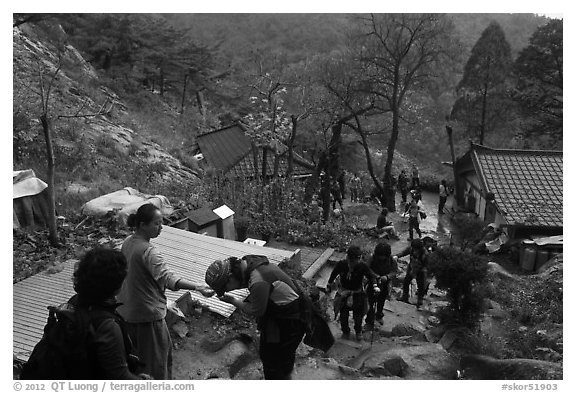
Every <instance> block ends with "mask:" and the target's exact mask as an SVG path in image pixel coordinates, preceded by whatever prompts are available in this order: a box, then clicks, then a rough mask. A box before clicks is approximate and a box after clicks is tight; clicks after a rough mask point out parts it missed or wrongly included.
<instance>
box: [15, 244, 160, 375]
mask: <svg viewBox="0 0 576 393" xmlns="http://www.w3.org/2000/svg"><path fill="white" fill-rule="evenodd" d="M126 269H127V263H126V258H125V257H124V255H123V254H122V253H121V252H119V251H115V250H111V249H104V248H96V249H92V250H90V251H88V252H87V253H86V254H85V255H84V257H83V258H82V259H81V260H80V262H79V263H78V264H77V266H76V270H75V271H74V290H75V291H76V295H74V296H73V297H72V298H70V300H69V301H68V302H67V303H64V304H63V305H61V306H59V307H57V308H55V307H54V308H50V317H49V322H48V324H47V325H46V327H45V328H44V336H43V338H42V340H41V341H40V343H38V344H37V345H36V347H35V348H34V351H33V352H32V354H31V355H30V359H29V360H28V362H27V363H26V364H25V365H24V367H23V369H22V373H21V375H20V378H21V379H50V380H51V379H94V380H101V379H118V380H120V379H150V376H148V375H146V374H142V373H139V371H137V368H138V366H139V365H140V362H139V361H138V359H137V358H136V357H135V356H134V355H133V354H132V344H131V342H130V338H129V337H128V335H127V333H126V329H125V325H124V324H125V322H124V320H123V319H122V317H121V316H120V315H118V313H116V307H117V306H118V303H117V302H116V298H115V296H116V294H117V293H118V291H119V290H120V287H121V285H122V282H123V281H124V278H125V277H126V273H127V271H126Z"/></svg>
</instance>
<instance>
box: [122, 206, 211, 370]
mask: <svg viewBox="0 0 576 393" xmlns="http://www.w3.org/2000/svg"><path fill="white" fill-rule="evenodd" d="M127 223H128V226H129V227H131V228H135V231H134V233H133V234H132V235H130V236H128V237H127V238H126V240H124V243H123V244H122V253H123V254H124V255H125V256H126V259H127V261H128V275H127V276H126V280H125V281H124V284H123V285H122V290H121V291H120V294H119V295H118V300H119V301H120V303H122V305H121V306H120V307H118V312H119V313H120V315H122V316H123V317H124V319H125V320H126V322H127V327H128V332H129V334H130V338H131V339H132V341H133V342H134V346H135V349H136V354H137V355H138V356H139V357H140V359H142V360H143V361H144V363H145V369H144V372H146V373H147V374H150V375H151V376H152V377H154V379H172V339H171V338H170V333H169V331H168V325H167V324H166V320H165V317H166V311H167V299H166V295H165V293H164V292H165V290H166V289H170V290H172V291H178V290H180V289H187V290H193V291H198V292H200V293H201V294H202V295H204V296H206V297H208V296H212V295H214V291H212V290H211V289H210V288H208V287H207V286H206V285H205V284H199V283H194V282H192V281H189V280H186V279H184V278H181V277H179V276H178V275H176V274H175V273H174V272H173V271H172V270H170V268H169V267H168V265H167V264H166V263H165V262H164V260H163V258H162V255H160V253H158V251H157V249H156V248H155V247H154V246H153V245H152V244H151V243H150V239H153V238H155V237H157V236H158V235H160V231H161V230H162V213H161V212H160V209H158V208H157V207H156V206H154V205H153V204H151V203H148V204H145V205H142V206H140V207H139V208H138V210H137V211H136V213H133V214H130V215H129V216H128V221H127Z"/></svg>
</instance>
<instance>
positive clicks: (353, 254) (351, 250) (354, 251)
mask: <svg viewBox="0 0 576 393" xmlns="http://www.w3.org/2000/svg"><path fill="white" fill-rule="evenodd" d="M346 254H347V255H348V258H360V257H361V256H362V250H361V249H360V247H358V246H350V247H348V251H347V253H346Z"/></svg>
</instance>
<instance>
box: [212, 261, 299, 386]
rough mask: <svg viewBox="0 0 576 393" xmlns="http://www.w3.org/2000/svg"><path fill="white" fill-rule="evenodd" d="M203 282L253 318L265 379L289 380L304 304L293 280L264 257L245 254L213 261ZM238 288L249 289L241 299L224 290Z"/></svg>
mask: <svg viewBox="0 0 576 393" xmlns="http://www.w3.org/2000/svg"><path fill="white" fill-rule="evenodd" d="M206 283H208V285H210V287H212V289H214V291H216V294H217V295H218V299H220V300H221V301H223V302H226V303H230V304H232V305H233V306H234V307H236V308H238V309H240V310H242V311H243V312H245V313H246V314H248V315H250V316H253V317H255V318H256V321H257V323H258V330H259V331H260V346H259V347H260V348H259V352H260V359H261V360H262V366H263V368H264V379H291V373H292V370H293V368H294V361H295V358H296V348H298V345H299V344H300V341H302V338H303V337H304V332H305V325H304V322H303V320H302V316H301V313H302V311H303V310H302V307H304V306H303V305H302V302H301V301H300V300H302V299H301V298H300V295H299V289H298V287H297V286H296V284H294V282H293V281H292V279H291V278H290V277H289V276H288V275H287V274H286V273H285V272H284V271H282V269H280V268H279V267H278V266H276V265H274V264H271V263H270V262H269V261H268V258H266V257H265V256H262V255H246V256H244V257H242V258H241V259H239V258H236V257H230V258H227V259H224V260H216V261H214V262H212V264H211V265H210V266H209V267H208V269H207V270H206ZM240 288H248V291H249V295H248V297H246V299H244V301H242V300H238V299H236V298H234V297H233V296H232V295H230V294H227V293H226V292H229V291H233V290H235V289H240ZM302 296H303V295H302Z"/></svg>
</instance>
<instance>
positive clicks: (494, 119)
mask: <svg viewBox="0 0 576 393" xmlns="http://www.w3.org/2000/svg"><path fill="white" fill-rule="evenodd" d="M511 71H512V54H511V50H510V44H509V43H508V41H506V37H505V35H504V31H503V30H502V28H501V27H500V25H499V24H498V23H497V22H492V23H490V25H489V26H488V27H487V28H486V29H485V30H484V31H483V32H482V35H481V36H480V38H479V39H478V41H477V42H476V44H475V45H474V47H473V48H472V53H471V55H470V58H469V59H468V62H467V63H466V66H465V67H464V75H463V77H462V80H461V81H460V83H459V84H458V86H457V90H458V91H459V92H460V98H459V99H458V100H457V101H456V103H455V104H454V107H453V109H452V118H454V119H455V120H461V121H464V122H465V123H467V126H468V129H469V131H471V132H474V131H476V129H478V133H479V135H480V144H483V143H484V136H485V134H486V132H487V131H490V130H493V129H494V128H496V123H498V122H500V123H502V122H504V120H505V119H504V118H505V116H506V114H507V113H508V111H509V107H508V105H507V99H506V98H507V88H508V83H509V81H510V76H511Z"/></svg>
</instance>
